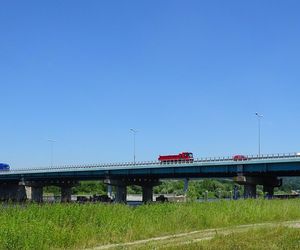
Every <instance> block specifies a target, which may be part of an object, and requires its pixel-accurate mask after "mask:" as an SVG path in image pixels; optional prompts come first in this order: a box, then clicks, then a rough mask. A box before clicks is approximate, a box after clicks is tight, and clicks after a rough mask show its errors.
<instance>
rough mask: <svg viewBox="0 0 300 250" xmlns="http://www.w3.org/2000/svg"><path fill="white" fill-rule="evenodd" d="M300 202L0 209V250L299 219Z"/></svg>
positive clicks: (105, 241) (103, 241)
mask: <svg viewBox="0 0 300 250" xmlns="http://www.w3.org/2000/svg"><path fill="white" fill-rule="evenodd" d="M299 208H300V200H284V201H282V200H245V201H242V200H241V201H219V202H208V203H185V204H184V203H181V204H174V203H173V204H171V203H169V204H153V205H145V206H139V207H136V208H132V207H128V206H125V205H101V204H84V205H80V204H54V205H53V204H52V205H26V206H13V205H12V206H2V207H1V208H0V210H1V211H0V221H1V224H0V249H49V248H56V249H57V248H63V249H65V248H74V249H75V248H84V247H92V246H97V245H103V244H108V243H116V242H118V243H119V242H127V241H134V240H139V239H145V238H150V237H155V236H161V235H167V234H172V233H180V232H189V231H192V230H200V229H206V228H218V227H226V226H234V225H241V224H250V223H259V222H267V221H286V220H296V219H300V209H299Z"/></svg>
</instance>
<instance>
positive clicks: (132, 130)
mask: <svg viewBox="0 0 300 250" xmlns="http://www.w3.org/2000/svg"><path fill="white" fill-rule="evenodd" d="M130 131H131V132H132V134H133V163H134V164H135V135H136V133H137V132H138V131H137V130H135V129H133V128H131V129H130Z"/></svg>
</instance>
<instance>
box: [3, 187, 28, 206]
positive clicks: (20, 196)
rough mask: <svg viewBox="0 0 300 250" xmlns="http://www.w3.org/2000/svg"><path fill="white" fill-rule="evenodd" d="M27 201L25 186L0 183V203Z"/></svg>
mask: <svg viewBox="0 0 300 250" xmlns="http://www.w3.org/2000/svg"><path fill="white" fill-rule="evenodd" d="M26 199H27V196H26V190H25V185H20V184H19V183H0V201H13V202H22V201H25V200H26Z"/></svg>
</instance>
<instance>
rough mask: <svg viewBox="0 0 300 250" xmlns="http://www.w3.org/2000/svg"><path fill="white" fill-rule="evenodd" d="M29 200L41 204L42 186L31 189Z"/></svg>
mask: <svg viewBox="0 0 300 250" xmlns="http://www.w3.org/2000/svg"><path fill="white" fill-rule="evenodd" d="M31 200H32V201H33V202H37V203H42V202H43V186H32V187H31Z"/></svg>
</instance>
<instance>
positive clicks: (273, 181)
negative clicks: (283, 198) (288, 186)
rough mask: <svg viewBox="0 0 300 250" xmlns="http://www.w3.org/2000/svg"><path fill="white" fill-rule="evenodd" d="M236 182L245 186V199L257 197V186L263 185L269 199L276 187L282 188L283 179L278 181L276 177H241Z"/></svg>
mask: <svg viewBox="0 0 300 250" xmlns="http://www.w3.org/2000/svg"><path fill="white" fill-rule="evenodd" d="M234 181H235V182H236V183H238V184H240V185H244V197H245V198H255V197H256V185H263V188H264V192H266V193H267V197H272V196H273V194H274V187H280V186H281V185H282V179H278V178H277V177H276V176H243V175H239V176H237V177H235V178H234Z"/></svg>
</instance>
